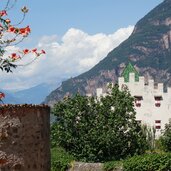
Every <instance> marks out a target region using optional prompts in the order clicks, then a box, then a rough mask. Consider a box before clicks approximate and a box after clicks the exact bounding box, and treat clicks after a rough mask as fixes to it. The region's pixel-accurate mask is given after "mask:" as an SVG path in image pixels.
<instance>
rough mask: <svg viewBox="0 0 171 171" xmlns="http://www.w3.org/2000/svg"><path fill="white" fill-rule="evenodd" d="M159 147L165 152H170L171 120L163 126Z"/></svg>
mask: <svg viewBox="0 0 171 171" xmlns="http://www.w3.org/2000/svg"><path fill="white" fill-rule="evenodd" d="M160 141H161V145H162V147H163V149H164V151H166V152H171V120H170V121H169V123H168V124H166V125H165V129H164V132H163V135H162V136H161V137H160Z"/></svg>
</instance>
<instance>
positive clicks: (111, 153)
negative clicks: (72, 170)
mask: <svg viewBox="0 0 171 171" xmlns="http://www.w3.org/2000/svg"><path fill="white" fill-rule="evenodd" d="M133 101H134V98H133V97H131V95H130V93H129V92H128V91H127V89H124V90H123V91H120V90H119V87H118V86H117V85H115V86H114V87H113V88H110V89H109V92H108V93H107V95H106V96H105V97H101V98H100V99H97V98H95V97H86V96H81V95H79V94H77V95H76V96H75V97H73V98H71V97H67V98H65V99H64V100H63V101H60V102H58V103H57V104H56V105H55V106H54V110H53V113H54V115H56V116H57V118H58V121H57V123H55V124H54V126H53V127H52V128H53V129H52V142H53V146H55V145H56V146H57V145H59V146H61V147H63V148H64V149H66V151H68V152H69V153H70V154H72V155H73V156H74V157H76V159H77V160H82V161H93V162H99V161H100V162H102V161H110V160H117V159H121V158H125V157H127V156H132V155H134V154H142V153H144V151H145V149H146V137H145V136H144V134H143V132H142V129H141V127H140V125H139V124H138V123H137V122H136V120H135V111H134V107H133V106H134V105H133Z"/></svg>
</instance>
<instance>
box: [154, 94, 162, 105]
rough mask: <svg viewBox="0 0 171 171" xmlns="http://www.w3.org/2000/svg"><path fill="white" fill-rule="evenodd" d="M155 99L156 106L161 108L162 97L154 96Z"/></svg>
mask: <svg viewBox="0 0 171 171" xmlns="http://www.w3.org/2000/svg"><path fill="white" fill-rule="evenodd" d="M154 99H155V106H156V107H160V106H161V100H163V98H162V96H154Z"/></svg>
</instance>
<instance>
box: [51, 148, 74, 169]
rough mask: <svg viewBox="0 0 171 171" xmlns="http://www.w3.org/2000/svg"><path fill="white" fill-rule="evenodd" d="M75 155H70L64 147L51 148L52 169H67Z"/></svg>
mask: <svg viewBox="0 0 171 171" xmlns="http://www.w3.org/2000/svg"><path fill="white" fill-rule="evenodd" d="M73 160H74V157H73V156H71V155H69V154H68V153H67V152H66V151H65V150H64V149H62V148H60V147H57V148H53V149H51V171H65V170H66V169H67V168H69V167H70V163H71V161H73Z"/></svg>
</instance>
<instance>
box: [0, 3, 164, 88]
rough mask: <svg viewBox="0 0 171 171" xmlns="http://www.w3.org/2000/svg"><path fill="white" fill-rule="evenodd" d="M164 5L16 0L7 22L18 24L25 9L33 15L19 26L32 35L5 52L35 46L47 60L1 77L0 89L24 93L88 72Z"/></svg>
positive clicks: (40, 60)
mask: <svg viewBox="0 0 171 171" xmlns="http://www.w3.org/2000/svg"><path fill="white" fill-rule="evenodd" d="M1 2H5V0H2V1H1ZM161 2H162V0H43V1H40V0H18V2H17V4H16V6H15V7H14V8H13V9H12V10H11V11H10V12H9V17H10V18H11V20H12V21H13V22H14V23H15V22H17V21H19V20H20V18H21V13H20V12H19V10H20V8H21V7H22V6H24V5H26V6H27V7H28V8H29V13H28V14H27V16H26V18H25V20H24V22H23V23H22V25H21V26H27V25H29V26H30V27H31V29H32V32H31V34H30V36H29V37H28V38H27V39H25V40H24V42H22V43H21V44H20V45H19V46H18V47H16V46H12V47H8V49H7V50H8V51H9V52H13V51H16V50H18V49H23V48H27V47H28V48H34V47H36V48H38V49H44V50H45V51H46V55H44V56H41V57H40V58H39V59H37V60H36V61H35V62H34V63H32V64H31V65H28V66H24V67H18V68H17V69H16V70H14V71H13V73H10V74H6V73H5V72H0V80H1V83H0V88H2V89H7V90H22V89H27V88H30V87H33V86H36V85H38V84H41V83H48V84H54V83H55V84H57V83H60V82H61V81H63V80H65V79H67V78H70V77H74V76H77V75H79V74H81V73H83V72H85V71H88V70H89V69H90V68H92V67H93V66H94V65H96V64H97V63H98V62H99V61H100V60H102V59H103V58H104V57H106V56H107V54H108V53H109V52H110V51H111V50H112V49H114V48H115V47H117V46H118V45H119V44H120V43H121V42H122V41H124V40H125V39H127V38H128V37H129V36H130V34H131V33H132V31H133V29H134V26H135V24H136V22H137V21H138V20H139V19H141V18H142V17H143V16H145V15H146V14H147V13H148V12H149V11H150V10H152V9H153V8H154V7H155V6H157V5H158V4H160V3H161ZM0 7H1V9H2V7H3V3H1V4H0ZM28 60H29V59H28Z"/></svg>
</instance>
